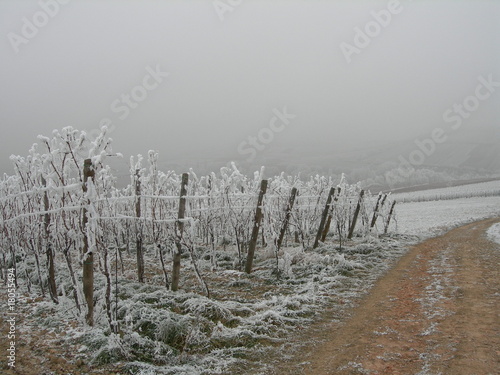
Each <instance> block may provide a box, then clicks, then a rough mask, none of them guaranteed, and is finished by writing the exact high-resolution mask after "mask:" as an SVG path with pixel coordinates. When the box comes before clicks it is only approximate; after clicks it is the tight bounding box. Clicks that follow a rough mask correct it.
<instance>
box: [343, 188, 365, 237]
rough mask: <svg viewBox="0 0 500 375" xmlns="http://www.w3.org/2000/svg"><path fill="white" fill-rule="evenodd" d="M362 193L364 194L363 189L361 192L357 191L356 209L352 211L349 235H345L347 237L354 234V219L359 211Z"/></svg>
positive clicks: (355, 219)
mask: <svg viewBox="0 0 500 375" xmlns="http://www.w3.org/2000/svg"><path fill="white" fill-rule="evenodd" d="M364 195H365V191H364V190H361V192H360V193H359V199H358V204H357V206H356V210H355V211H354V216H353V218H352V223H351V226H350V228H349V235H348V236H347V238H348V239H351V238H352V235H353V234H354V228H355V227H356V221H357V220H358V215H359V211H360V209H361V200H362V199H363V196H364Z"/></svg>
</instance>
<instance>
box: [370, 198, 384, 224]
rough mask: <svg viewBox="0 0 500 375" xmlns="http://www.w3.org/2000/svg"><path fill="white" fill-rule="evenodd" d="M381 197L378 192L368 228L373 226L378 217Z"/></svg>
mask: <svg viewBox="0 0 500 375" xmlns="http://www.w3.org/2000/svg"><path fill="white" fill-rule="evenodd" d="M381 198H382V193H379V195H378V198H377V203H376V204H375V209H374V210H373V216H372V221H371V223H370V229H371V228H373V227H374V226H375V222H376V221H377V217H378V208H379V205H380V199H381Z"/></svg>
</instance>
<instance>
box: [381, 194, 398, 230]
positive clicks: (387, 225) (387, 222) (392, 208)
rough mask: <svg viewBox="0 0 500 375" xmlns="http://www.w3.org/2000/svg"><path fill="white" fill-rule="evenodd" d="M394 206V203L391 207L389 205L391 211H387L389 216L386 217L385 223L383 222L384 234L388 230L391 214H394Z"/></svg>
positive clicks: (394, 202)
mask: <svg viewBox="0 0 500 375" xmlns="http://www.w3.org/2000/svg"><path fill="white" fill-rule="evenodd" d="M395 205H396V201H393V202H392V205H391V209H390V211H389V216H387V221H386V222H385V228H384V234H386V233H387V231H388V229H389V224H390V223H391V217H392V214H393V212H394V206H395Z"/></svg>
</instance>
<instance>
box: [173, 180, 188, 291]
mask: <svg viewBox="0 0 500 375" xmlns="http://www.w3.org/2000/svg"><path fill="white" fill-rule="evenodd" d="M188 180H189V174H187V173H183V174H182V181H181V194H180V199H179V212H178V214H177V219H178V220H177V233H176V239H175V246H176V248H177V249H176V251H175V252H174V257H173V262H172V291H174V292H175V291H177V290H178V289H179V279H180V274H181V255H182V235H183V233H184V222H183V221H182V220H183V219H184V215H185V213H186V195H187V184H188Z"/></svg>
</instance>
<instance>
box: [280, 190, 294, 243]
mask: <svg viewBox="0 0 500 375" xmlns="http://www.w3.org/2000/svg"><path fill="white" fill-rule="evenodd" d="M296 196H297V188H295V187H294V188H293V189H292V192H291V193H290V199H289V200H288V206H287V207H286V212H285V220H283V224H282V226H281V231H280V237H279V238H278V242H277V244H276V248H277V251H279V249H280V248H281V244H282V243H283V238H284V237H285V233H286V229H287V227H288V222H289V221H290V216H291V214H292V208H293V204H294V202H295V197H296Z"/></svg>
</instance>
